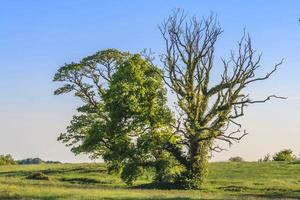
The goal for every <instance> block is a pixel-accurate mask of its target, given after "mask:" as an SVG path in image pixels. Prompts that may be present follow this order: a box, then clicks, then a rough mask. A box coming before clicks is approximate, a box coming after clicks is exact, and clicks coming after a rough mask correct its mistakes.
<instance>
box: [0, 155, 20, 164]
mask: <svg viewBox="0 0 300 200" xmlns="http://www.w3.org/2000/svg"><path fill="white" fill-rule="evenodd" d="M15 164H16V161H15V160H14V159H13V157H12V156H11V155H9V154H7V155H0V165H15Z"/></svg>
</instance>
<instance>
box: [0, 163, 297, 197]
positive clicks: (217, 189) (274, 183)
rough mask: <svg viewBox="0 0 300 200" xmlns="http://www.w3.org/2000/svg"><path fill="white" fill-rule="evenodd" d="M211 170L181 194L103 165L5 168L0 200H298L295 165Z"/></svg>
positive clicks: (145, 177)
mask: <svg viewBox="0 0 300 200" xmlns="http://www.w3.org/2000/svg"><path fill="white" fill-rule="evenodd" d="M209 169H210V172H209V175H208V178H207V181H206V182H205V184H204V186H203V188H202V189H201V190H181V189H176V185H175V187H174V185H172V184H167V183H160V184H155V183H152V179H153V173H152V172H149V171H145V172H144V173H143V176H142V177H141V178H139V179H138V180H137V181H136V182H135V183H134V185H132V186H127V185H126V184H125V183H124V182H122V181H121V179H120V177H119V175H116V174H108V173H107V171H106V166H105V165H104V164H94V163H93V164H92V163H91V164H41V165H23V166H17V165H16V166H1V167H0V199H131V200H137V199H181V200H183V199H276V198H277V199H300V164H299V163H296V162H294V163H288V162H266V163H259V162H216V163H209ZM28 177H31V178H30V179H29V178H28ZM32 177H33V178H32ZM44 177H46V178H44ZM172 188H174V189H172Z"/></svg>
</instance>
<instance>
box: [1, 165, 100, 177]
mask: <svg viewBox="0 0 300 200" xmlns="http://www.w3.org/2000/svg"><path fill="white" fill-rule="evenodd" d="M34 172H37V173H43V174H47V175H51V174H63V173H71V172H76V173H86V174H87V173H105V172H106V170H105V169H103V168H101V167H99V168H85V167H77V168H70V169H64V168H59V169H51V168H50V169H44V170H32V171H25V170H20V171H8V172H0V176H7V177H15V176H28V175H30V174H32V173H34Z"/></svg>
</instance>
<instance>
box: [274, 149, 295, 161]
mask: <svg viewBox="0 0 300 200" xmlns="http://www.w3.org/2000/svg"><path fill="white" fill-rule="evenodd" d="M273 160H274V161H288V162H291V161H295V160H296V156H295V155H294V154H293V151H292V150H291V149H284V150H282V151H279V152H277V153H275V154H274V156H273Z"/></svg>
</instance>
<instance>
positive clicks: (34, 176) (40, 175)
mask: <svg viewBox="0 0 300 200" xmlns="http://www.w3.org/2000/svg"><path fill="white" fill-rule="evenodd" d="M26 178H27V179H31V180H49V176H47V175H46V174H44V173H42V172H36V173H33V174H30V175H29V176H27V177H26Z"/></svg>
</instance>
